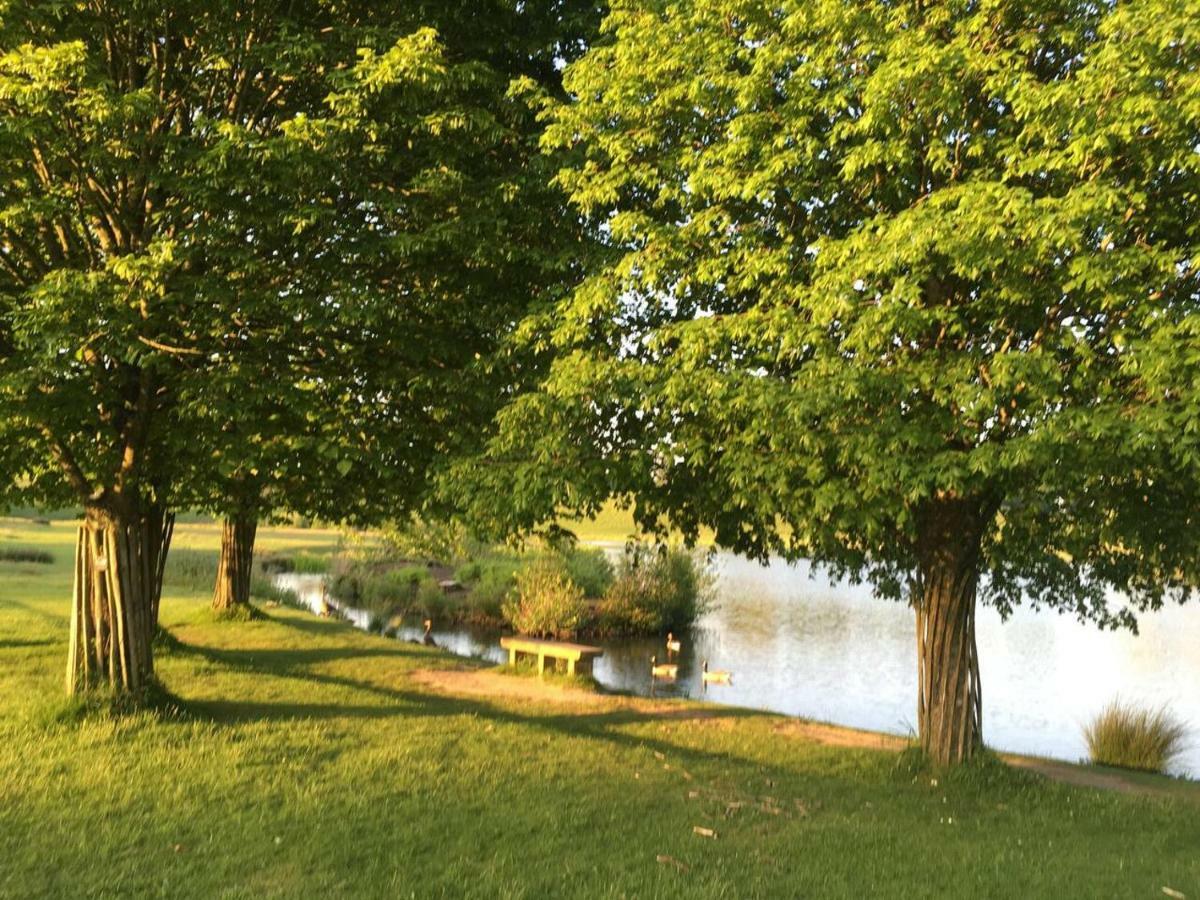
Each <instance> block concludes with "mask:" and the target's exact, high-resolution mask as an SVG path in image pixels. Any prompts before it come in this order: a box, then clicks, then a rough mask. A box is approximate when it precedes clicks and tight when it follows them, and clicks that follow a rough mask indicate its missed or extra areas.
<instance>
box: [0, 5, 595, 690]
mask: <svg viewBox="0 0 1200 900" xmlns="http://www.w3.org/2000/svg"><path fill="white" fill-rule="evenodd" d="M472 9H473V5H471V4H457V5H456V4H450V5H446V4H441V5H434V4H424V3H389V4H372V3H364V4H349V5H346V4H336V5H331V4H328V3H325V2H323V0H313V2H311V3H301V4H294V3H289V4H278V3H254V4H249V5H247V4H243V3H230V2H223V0H189V2H184V3H177V4H170V5H167V6H163V5H161V4H152V3H142V2H134V3H117V4H110V3H95V4H87V5H62V4H55V3H6V4H4V5H3V6H2V7H0V46H2V47H3V48H4V50H3V56H0V112H2V115H3V119H2V124H0V329H2V332H0V410H3V412H4V416H3V423H4V424H3V426H0V427H3V428H4V434H5V438H6V440H5V442H4V443H5V454H6V459H5V462H7V463H8V472H9V473H10V474H11V475H12V476H13V480H12V482H11V490H12V491H13V492H14V493H19V494H20V495H21V496H22V498H23V499H26V500H32V501H35V502H48V503H53V504H58V505H68V504H82V505H83V506H84V507H85V509H86V510H87V513H88V517H89V521H92V520H94V521H93V532H94V534H93V537H94V547H93V548H92V550H93V551H94V552H84V549H83V545H82V544H81V557H80V558H81V560H82V561H83V562H82V563H81V564H86V566H90V565H92V564H93V563H95V564H96V565H99V566H100V568H99V569H97V573H107V574H105V575H104V577H102V578H99V579H98V580H96V579H93V578H92V574H95V573H92V574H87V573H85V574H86V577H84V578H83V579H82V581H81V582H79V583H81V584H84V585H91V584H93V583H95V584H97V585H101V586H102V590H101V588H97V590H101V593H102V596H100V598H99V599H98V600H97V601H96V602H95V603H92V601H91V600H90V599H88V598H83V599H82V600H81V599H80V598H77V601H78V602H77V609H80V610H84V611H85V612H86V611H87V610H92V609H109V608H111V609H114V610H118V609H120V608H123V604H125V601H124V600H122V599H121V598H122V596H124V595H126V594H129V595H130V596H131V597H132V596H133V595H138V597H135V598H134V599H131V600H129V603H131V604H132V606H131V607H130V609H133V608H134V607H138V606H141V605H144V606H145V607H146V609H147V610H149V614H143V612H144V611H143V612H137V611H135V612H134V613H131V615H132V616H133V617H134V618H133V619H130V620H129V622H127V623H125V624H122V623H121V622H116V623H115V624H113V625H112V630H111V632H110V630H109V628H110V625H109V624H104V623H98V624H96V623H93V624H95V625H96V628H98V629H99V631H97V632H96V633H95V635H92V636H93V637H96V641H95V646H96V647H97V653H98V654H99V655H100V656H106V655H107V656H108V662H107V663H102V661H100V660H97V661H96V663H97V668H98V669H102V668H104V666H106V665H107V666H108V669H109V672H110V674H111V673H112V670H113V667H114V666H115V665H116V663H117V662H118V660H117V656H121V655H122V654H124V653H125V652H126V650H127V649H128V648H125V649H121V650H120V652H119V653H116V655H111V654H108V650H111V648H112V646H115V645H114V644H112V643H111V642H110V641H109V640H108V637H109V636H110V634H111V635H118V634H123V633H124V631H123V629H125V625H129V629H132V631H131V633H137V632H139V631H140V630H144V629H145V628H146V627H151V626H152V625H153V619H154V615H153V612H154V609H155V608H156V604H157V599H156V588H155V586H154V584H153V582H154V577H153V574H152V572H153V570H154V569H155V568H157V565H158V562H160V561H161V559H162V556H163V554H165V552H166V548H165V541H166V540H167V538H168V537H169V527H168V528H166V529H165V530H163V529H161V528H160V526H159V524H158V523H159V521H160V520H161V519H162V517H163V515H164V513H165V511H166V510H168V509H170V508H173V507H175V506H178V505H180V504H187V505H198V506H204V507H208V508H214V509H223V508H226V507H227V506H228V505H229V504H230V503H231V502H233V501H234V500H237V501H238V502H240V501H241V500H242V499H244V498H231V494H233V493H235V492H236V491H235V490H234V489H235V488H237V487H239V486H242V485H243V484H244V482H245V480H246V479H250V480H254V479H260V478H261V479H263V481H264V483H269V484H270V485H271V486H272V488H273V489H274V493H273V498H272V499H273V500H274V502H277V503H279V504H280V505H282V506H286V507H290V508H293V509H295V508H300V509H301V510H302V511H305V512H318V513H327V514H332V515H339V514H341V513H346V514H353V515H359V516H369V515H380V514H381V511H382V510H385V509H390V510H394V509H397V508H404V507H405V506H406V505H409V504H412V503H414V502H415V498H417V497H418V496H419V495H420V493H421V492H422V491H423V489H424V484H423V482H424V480H425V479H426V477H427V475H428V469H429V468H430V467H431V466H432V465H434V464H435V463H436V462H438V460H439V459H440V456H441V455H444V454H447V453H449V452H451V451H452V450H453V449H454V448H455V445H456V442H458V441H462V440H466V439H468V436H469V435H470V432H471V426H474V425H479V426H480V427H482V425H483V424H486V421H487V419H488V418H490V415H489V414H488V411H489V410H490V409H491V408H492V407H493V406H494V404H495V402H496V399H495V398H496V397H498V396H502V392H503V389H504V387H503V386H504V385H505V384H509V383H511V381H512V377H511V376H510V374H509V373H508V372H506V371H505V369H504V368H503V367H502V366H500V365H492V364H491V351H492V350H493V349H494V347H495V344H496V341H497V338H498V336H502V335H503V334H504V333H505V331H506V330H507V329H509V328H511V326H512V324H513V323H515V322H516V321H518V320H519V319H520V318H521V316H522V315H523V314H524V311H525V309H526V308H527V306H528V305H529V304H530V303H536V302H541V301H543V300H544V297H543V294H545V293H546V292H548V291H554V290H558V289H559V286H560V285H563V284H567V283H569V281H570V276H569V273H568V272H567V271H566V269H567V268H568V267H569V266H570V265H571V260H572V259H573V258H574V254H573V252H571V251H570V249H569V248H570V247H571V245H572V243H577V242H578V241H579V240H580V237H579V234H580V232H579V228H578V227H577V226H575V227H572V225H571V223H572V222H573V221H574V222H577V221H578V217H577V216H575V215H574V214H572V215H571V216H570V217H564V215H563V213H564V205H563V203H562V200H561V195H560V194H559V193H557V192H556V191H554V190H553V189H551V187H550V186H549V185H548V179H547V178H546V177H545V175H544V170H545V167H546V163H545V162H543V161H542V159H541V156H540V154H539V153H538V152H537V141H538V135H539V133H540V131H541V127H542V126H541V125H540V124H538V122H537V120H536V117H535V115H536V113H535V104H534V101H535V100H536V99H537V98H539V97H543V98H544V96H548V95H552V94H555V93H559V92H560V91H561V88H560V86H559V83H558V81H559V78H560V75H559V71H558V65H557V63H556V61H555V60H556V59H559V58H569V57H570V56H571V55H572V54H573V53H575V52H577V50H576V49H575V48H576V47H577V45H578V43H579V41H580V39H581V36H582V35H583V32H582V31H580V29H581V28H583V27H584V26H585V24H586V23H587V22H588V21H591V20H594V15H593V16H592V17H591V19H589V16H588V15H587V11H588V10H589V9H593V7H591V6H589V5H587V4H581V5H572V6H570V8H567V9H561V8H560V4H558V3H556V2H546V3H532V4H526V3H497V4H496V5H495V10H494V11H495V13H496V18H495V22H493V24H494V25H497V26H499V24H500V23H501V22H502V23H503V25H504V28H500V27H496V28H495V29H494V31H493V32H492V33H491V34H490V35H485V34H483V33H482V32H481V31H480V29H479V27H478V26H477V24H476V23H475V22H474V21H473V20H472V18H471V16H470V15H469V13H470V12H471V11H472ZM431 21H433V22H436V23H439V24H441V25H442V26H443V29H444V31H445V34H444V35H443V34H439V33H438V32H437V31H436V30H434V28H431V27H429V26H430V22H431ZM455 29H468V30H458V31H456V30H455ZM485 37H487V38H488V39H486V40H485ZM560 223H565V224H564V227H563V228H561V229H560V228H557V227H556V225H558V224H560ZM534 236H536V238H537V240H536V241H532V240H531V238H532V237H534ZM510 365H511V361H510ZM497 377H498V380H499V381H500V382H501V383H500V386H496V382H497ZM489 403H490V404H491V405H492V406H489V405H488V404H489ZM351 472H353V480H352V481H351V480H348V476H349V475H350V473H351ZM351 486H353V487H354V488H356V490H355V491H354V492H350V491H349V490H348V488H349V487H351ZM130 529H132V531H130ZM109 532H111V534H108V533H109ZM118 532H119V533H120V534H119V535H118V534H117V533H118ZM134 532H136V534H135V533H134ZM106 534H108V536H106ZM113 535H117V536H116V537H113ZM151 535H153V537H151ZM110 541H115V543H111V546H110V543H109V542H110ZM151 544H153V545H154V546H153V547H152V546H151ZM131 548H132V549H131ZM127 553H129V554H132V557H131V558H128V559H127V558H126V554H127ZM114 554H117V556H114ZM118 556H119V558H118ZM105 558H109V559H110V561H111V562H112V565H107V564H103V563H104V559H105ZM140 560H147V561H150V562H151V563H152V564H151V565H150V566H149V567H144V566H142V565H141V562H140ZM97 561H98V562H97ZM128 566H132V567H133V570H136V571H137V572H138V573H139V578H141V573H145V575H146V579H145V580H146V583H145V584H144V585H143V584H141V582H140V581H138V582H137V583H136V584H135V583H134V582H128V583H127V582H126V580H125V575H124V574H119V572H124V571H125V569H126V568H127V567H128ZM89 572H90V570H89ZM104 585H106V586H104ZM88 590H90V588H88ZM143 593H145V594H146V597H144V598H142V597H141V596H140V595H141V594H143ZM143 600H144V601H145V602H144V603H143ZM84 601H86V602H84ZM110 601H111V602H110ZM81 615H82V613H81ZM87 615H90V612H89V613H87ZM85 618H86V616H85ZM134 619H137V622H134ZM135 626H136V627H135ZM88 627H90V626H88ZM85 631H86V628H85ZM143 637H144V635H143ZM89 640H90V638H89ZM86 643H87V642H85V644H86ZM142 643H143V644H144V645H145V646H143V647H141V648H140V649H139V648H134V649H133V650H129V653H130V654H134V655H145V656H146V659H138V660H135V659H133V658H132V656H131V657H130V658H129V659H124V658H123V657H122V659H121V660H119V661H120V662H121V663H122V666H123V667H124V666H126V664H127V667H128V668H129V669H130V670H131V671H132V670H137V669H139V668H145V667H147V666H148V654H149V650H148V639H147V640H144V641H142ZM106 648H107V649H106ZM124 671H125V668H122V672H124Z"/></svg>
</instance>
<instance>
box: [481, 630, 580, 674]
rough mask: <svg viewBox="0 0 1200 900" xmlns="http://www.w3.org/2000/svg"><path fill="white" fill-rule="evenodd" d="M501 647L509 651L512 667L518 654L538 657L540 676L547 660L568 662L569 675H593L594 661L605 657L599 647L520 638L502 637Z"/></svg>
mask: <svg viewBox="0 0 1200 900" xmlns="http://www.w3.org/2000/svg"><path fill="white" fill-rule="evenodd" d="M500 646H501V647H503V648H504V649H505V650H507V651H508V664H509V665H510V666H515V665H516V664H517V654H518V653H524V654H527V655H529V656H536V657H537V668H538V674H539V675H541V674H543V673H544V672H545V671H546V660H547V659H564V660H566V661H567V674H568V675H591V674H592V660H594V659H595V658H596V657H597V656H603V655H604V651H603V650H602V649H600V648H599V647H589V646H587V645H586V644H567V643H564V642H562V641H543V640H539V639H538V638H528V637H520V636H515V637H502V638H500Z"/></svg>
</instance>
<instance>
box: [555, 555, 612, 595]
mask: <svg viewBox="0 0 1200 900" xmlns="http://www.w3.org/2000/svg"><path fill="white" fill-rule="evenodd" d="M562 558H563V563H564V564H565V565H566V567H567V576H568V577H569V578H570V579H571V581H573V582H575V584H576V585H577V586H578V587H579V588H580V589H581V590H582V591H583V595H584V596H585V597H603V596H604V593H605V591H607V590H608V589H609V587H611V586H612V583H613V578H614V572H613V564H612V563H611V562H609V560H608V556H607V555H606V554H605V553H604V551H603V550H601V549H599V548H597V547H571V548H570V549H568V550H564V551H562Z"/></svg>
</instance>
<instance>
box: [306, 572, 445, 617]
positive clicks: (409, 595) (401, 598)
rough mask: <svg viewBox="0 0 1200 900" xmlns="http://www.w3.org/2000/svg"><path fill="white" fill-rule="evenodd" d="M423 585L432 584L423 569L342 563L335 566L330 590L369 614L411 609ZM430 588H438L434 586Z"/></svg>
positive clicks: (344, 601)
mask: <svg viewBox="0 0 1200 900" xmlns="http://www.w3.org/2000/svg"><path fill="white" fill-rule="evenodd" d="M426 583H430V584H433V582H432V579H431V578H430V575H429V570H428V569H427V568H426V567H425V566H413V565H403V566H399V567H395V568H389V567H387V566H385V565H380V564H379V563H364V562H360V561H357V560H344V561H340V562H339V563H338V565H337V567H336V569H335V572H334V575H333V579H332V581H331V582H330V585H329V590H330V593H332V594H333V596H334V597H335V598H337V599H338V600H340V601H342V602H343V603H348V604H349V605H351V606H356V607H358V608H360V609H366V610H370V611H372V612H377V613H390V612H393V611H395V610H402V611H403V610H408V609H410V608H411V607H413V606H414V605H415V601H416V600H417V598H418V596H419V595H420V594H421V592H422V585H424V584H426ZM433 587H434V588H435V589H437V585H436V584H433ZM439 590H440V589H439ZM426 598H428V593H427V592H426Z"/></svg>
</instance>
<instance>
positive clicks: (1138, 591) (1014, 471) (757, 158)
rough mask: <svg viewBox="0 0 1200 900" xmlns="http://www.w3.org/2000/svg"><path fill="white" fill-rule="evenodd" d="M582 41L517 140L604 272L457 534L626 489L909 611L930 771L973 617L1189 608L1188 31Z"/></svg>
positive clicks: (719, 10)
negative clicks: (554, 186)
mask: <svg viewBox="0 0 1200 900" xmlns="http://www.w3.org/2000/svg"><path fill="white" fill-rule="evenodd" d="M603 32H604V38H603V39H602V40H601V41H600V42H599V43H598V44H597V46H596V47H595V48H594V49H593V50H591V51H590V52H589V53H588V54H587V55H586V56H584V57H583V58H582V59H581V60H580V61H579V62H577V63H576V64H574V65H573V66H572V67H571V68H570V69H569V70H568V73H567V78H566V86H567V88H568V90H569V91H570V93H571V94H572V96H573V102H571V103H569V104H565V105H563V106H562V107H561V108H559V109H558V111H557V113H556V122H555V125H554V127H553V128H552V129H551V132H550V134H549V136H548V142H549V143H550V145H551V146H553V147H556V148H563V147H569V148H572V149H574V150H575V151H576V152H577V153H578V154H579V158H578V161H577V162H575V163H574V164H573V165H570V166H568V167H566V168H565V169H564V170H563V171H562V172H561V174H560V181H561V183H562V184H563V185H564V186H565V187H566V188H567V190H568V191H569V192H570V194H571V196H572V199H573V201H574V202H575V203H576V204H577V205H578V207H579V208H580V209H581V211H583V212H584V213H585V214H587V215H588V216H589V218H590V220H591V221H592V222H593V224H594V225H596V226H597V227H599V228H601V229H602V231H603V233H604V234H605V235H606V237H607V244H608V249H607V255H606V257H605V258H604V259H603V260H602V261H601V262H600V263H599V264H598V265H597V266H596V267H595V268H594V269H593V271H592V272H591V274H590V276H589V278H588V279H587V280H586V281H585V282H584V283H583V284H582V286H581V287H580V288H579V289H578V290H576V291H575V292H574V293H573V295H572V297H571V299H570V301H569V302H567V303H565V304H563V305H562V306H561V307H560V308H558V309H556V310H555V311H554V314H553V315H552V316H549V315H548V316H544V317H541V318H539V319H534V320H531V321H530V322H528V323H527V325H526V326H525V329H524V333H525V335H526V336H527V338H528V340H529V341H530V342H532V343H535V344H541V345H546V346H550V347H553V348H555V350H556V351H557V353H558V359H557V360H556V362H555V363H554V365H553V367H552V369H551V372H550V375H549V376H548V378H547V379H546V380H545V381H544V382H543V384H542V385H541V387H540V389H539V390H538V391H535V392H530V393H527V394H525V395H523V396H521V397H520V398H518V399H517V400H516V401H514V403H512V404H511V405H510V407H509V408H508V409H507V410H506V411H505V412H504V413H503V414H502V417H501V429H500V433H499V435H498V437H497V438H496V439H495V440H493V441H492V443H491V446H490V450H489V460H488V462H489V465H486V466H475V467H473V474H474V476H475V481H476V488H477V487H478V485H480V484H482V485H483V486H484V488H486V490H483V491H478V492H476V493H474V495H473V496H474V500H473V503H474V513H473V514H474V515H475V517H476V518H478V519H480V520H485V521H491V522H493V523H495V524H497V525H499V526H503V527H508V528H513V527H528V526H529V525H530V524H531V523H534V522H536V521H538V520H539V519H543V518H545V517H546V516H549V515H553V514H554V513H555V512H557V511H558V510H561V509H564V508H566V509H570V510H573V511H583V512H586V511H590V510H594V509H595V508H596V507H597V505H598V504H599V503H600V502H602V500H603V499H604V498H605V497H607V496H609V495H610V494H617V495H622V496H623V495H626V494H629V495H632V497H633V498H634V499H633V502H634V504H635V513H636V516H637V518H638V520H639V521H640V522H641V523H642V524H643V525H645V526H647V527H651V528H659V529H661V528H663V527H666V526H668V525H669V526H673V527H676V528H679V529H681V530H682V531H683V532H684V533H685V534H687V535H689V536H691V537H693V538H694V537H695V536H696V535H697V533H698V530H699V528H700V527H701V526H709V527H711V528H712V529H713V530H714V533H715V536H716V541H717V542H718V544H720V545H723V546H725V547H728V548H732V549H734V550H736V551H740V552H743V553H747V554H749V555H752V556H755V557H758V558H765V557H766V556H767V555H769V554H772V553H776V554H782V555H784V556H786V557H789V558H798V557H809V558H811V559H813V560H814V561H815V562H816V563H818V564H823V565H824V566H826V567H828V568H829V569H830V570H832V572H833V573H834V574H837V575H846V576H850V577H852V578H855V579H860V578H865V579H869V580H870V582H871V583H872V584H873V585H874V587H875V589H876V591H877V593H879V594H880V595H883V596H885V597H891V598H896V599H900V598H907V599H908V602H909V603H911V605H912V607H913V608H914V610H915V615H916V625H917V637H918V663H919V665H918V672H919V685H920V686H919V691H918V702H917V707H918V723H919V731H920V739H921V744H922V746H923V747H924V749H925V750H926V751H927V752H928V753H929V755H930V756H931V758H932V759H933V760H935V761H936V762H938V763H941V764H946V763H953V762H958V761H961V760H964V759H966V758H968V757H970V756H971V755H972V754H973V753H974V752H975V751H976V750H977V749H978V748H979V747H980V746H981V745H982V726H981V719H982V701H981V692H980V687H981V686H980V678H979V667H978V655H977V649H976V645H975V633H974V622H975V610H976V606H977V603H978V602H980V601H982V602H986V603H990V604H992V605H994V606H996V607H997V608H998V609H999V610H1000V611H1001V613H1002V614H1007V613H1008V612H1010V611H1011V610H1012V608H1013V607H1014V606H1016V605H1017V604H1018V603H1021V602H1028V603H1031V604H1033V605H1034V606H1040V607H1048V608H1053V609H1058V610H1061V611H1064V612H1068V613H1072V614H1074V615H1076V616H1078V617H1079V618H1080V619H1085V620H1092V621H1095V622H1097V623H1099V624H1100V625H1101V626H1105V627H1117V626H1129V627H1136V615H1137V613H1138V612H1140V611H1146V610H1151V609H1155V608H1157V607H1158V606H1159V605H1160V604H1162V603H1163V602H1164V601H1165V600H1167V599H1176V600H1180V601H1182V600H1183V599H1185V598H1186V597H1187V596H1188V594H1189V592H1190V591H1191V589H1193V588H1194V587H1195V586H1196V584H1197V579H1198V577H1200V529H1198V528H1197V524H1198V523H1197V509H1200V506H1198V503H1197V501H1198V500H1200V484H1198V480H1197V466H1196V463H1197V459H1198V456H1197V454H1196V453H1195V449H1194V442H1192V443H1191V447H1192V449H1191V450H1190V451H1188V452H1180V446H1181V445H1180V443H1179V442H1178V441H1177V440H1176V437H1177V435H1178V434H1179V431H1178V430H1177V429H1179V428H1180V427H1187V428H1188V429H1190V430H1193V431H1194V429H1195V427H1196V421H1197V416H1196V407H1195V393H1194V384H1193V385H1192V386H1190V388H1189V389H1187V390H1183V389H1181V387H1180V383H1179V381H1178V380H1176V379H1175V378H1173V377H1172V373H1171V372H1170V371H1169V363H1168V360H1169V359H1173V358H1175V357H1178V356H1180V355H1183V356H1186V357H1187V360H1188V364H1189V366H1190V368H1189V369H1188V371H1190V372H1193V373H1194V372H1195V370H1196V360H1195V359H1194V356H1195V353H1194V352H1193V351H1185V350H1184V349H1183V347H1181V346H1180V345H1179V343H1178V340H1179V339H1180V337H1181V336H1184V337H1186V336H1187V335H1194V334H1195V333H1196V327H1197V325H1196V323H1197V321H1198V320H1200V309H1198V302H1197V301H1198V290H1197V289H1198V287H1200V284H1198V278H1197V270H1196V266H1195V260H1196V258H1197V255H1196V247H1197V239H1198V237H1200V222H1198V221H1197V219H1196V217H1195V215H1194V213H1193V212H1191V211H1190V210H1194V208H1195V206H1194V204H1195V203H1196V200H1197V197H1198V195H1200V190H1198V189H1200V155H1197V153H1196V152H1195V148H1196V147H1197V145H1198V143H1200V80H1198V75H1197V70H1198V66H1200V34H1198V29H1197V27H1196V22H1195V17H1194V11H1193V10H1191V9H1190V8H1189V4H1188V3H1186V2H1183V0H1135V2H1131V3H1127V4H1108V3H1101V4H1083V3H1074V2H1055V0H1025V2H1021V0H997V2H987V3H973V2H972V3H968V2H923V0H914V2H891V0H888V2H884V0H871V2H863V3H855V4H847V3H843V2H840V0H805V2H799V0H796V2H791V0H782V2H774V3H766V2H762V0H678V2H670V3H668V2H660V0H621V2H618V3H615V4H614V5H613V8H612V12H611V14H610V16H609V17H608V18H607V20H606V22H605V25H604V28H603ZM1187 346H1194V344H1188V345H1187ZM501 485H515V486H516V489H515V490H510V491H509V492H508V494H507V495H506V496H505V500H504V503H503V505H500V504H498V503H497V502H496V500H495V492H496V491H498V490H499V488H500V486H501ZM1113 590H1115V591H1120V592H1123V593H1124V594H1125V595H1126V597H1127V598H1128V599H1127V602H1126V603H1124V604H1122V603H1121V602H1118V601H1116V600H1115V599H1114V598H1113V597H1112V596H1111V595H1110V591H1113Z"/></svg>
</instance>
